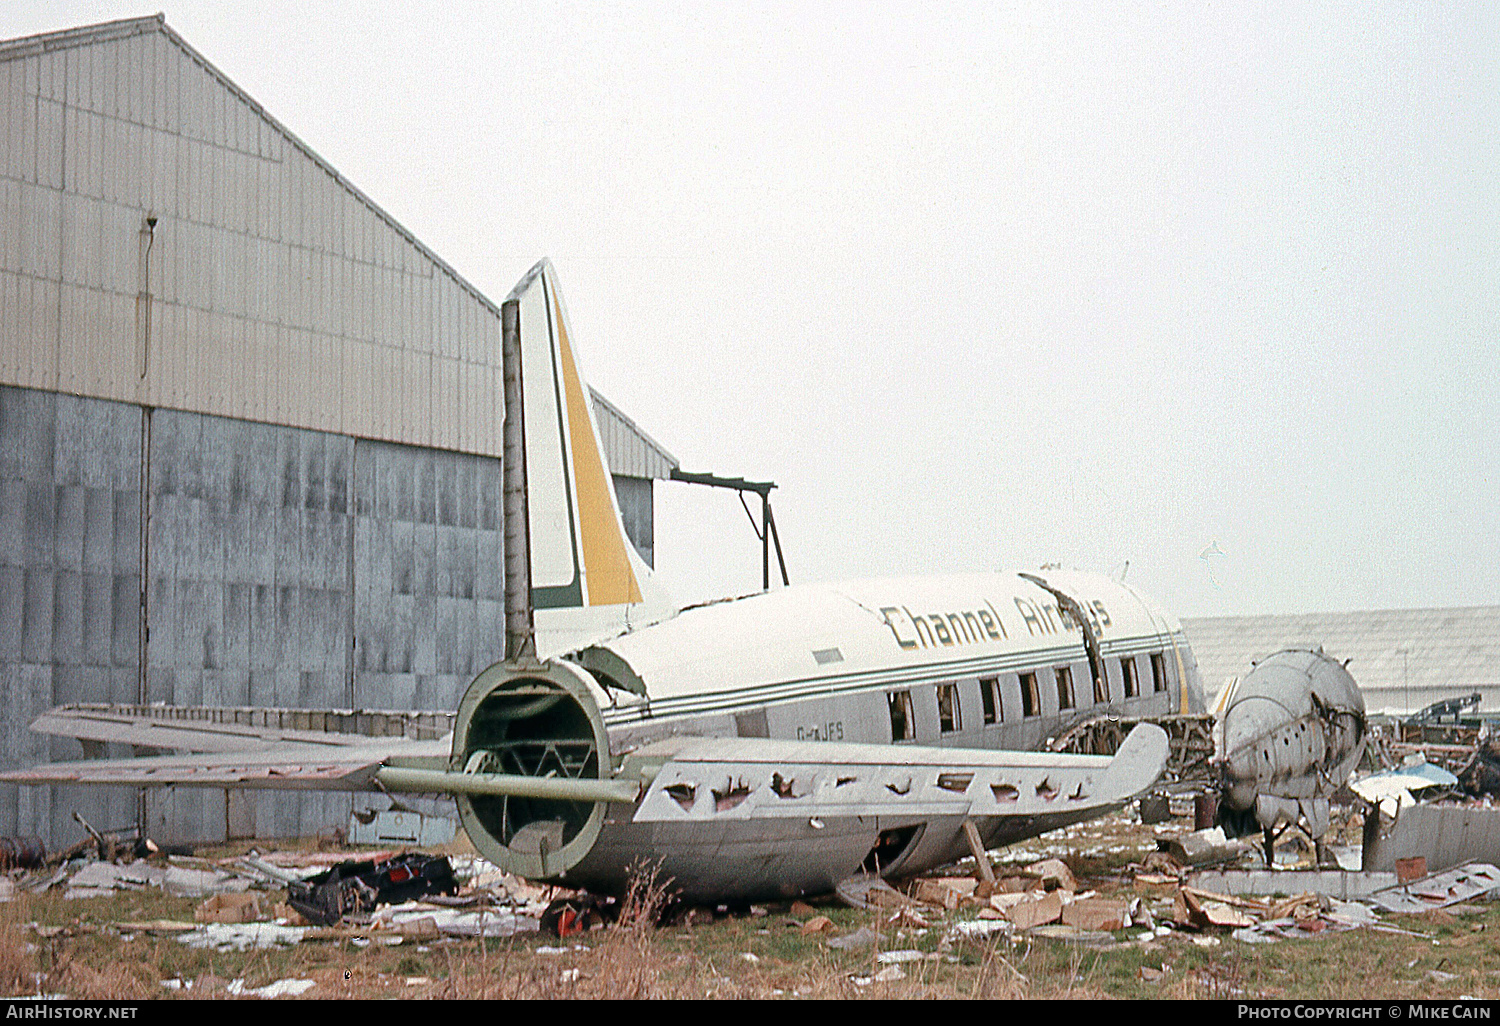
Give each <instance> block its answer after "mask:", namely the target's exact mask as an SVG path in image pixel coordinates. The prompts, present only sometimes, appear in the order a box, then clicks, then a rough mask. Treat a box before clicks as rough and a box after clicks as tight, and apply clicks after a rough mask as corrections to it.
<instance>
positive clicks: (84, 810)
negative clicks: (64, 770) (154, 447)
mask: <svg viewBox="0 0 1500 1026" xmlns="http://www.w3.org/2000/svg"><path fill="white" fill-rule="evenodd" d="M140 428H141V414H140V410H139V409H136V408H134V407H131V406H125V405H121V404H119V403H110V402H101V401H99V400H95V399H80V398H76V397H73V396H63V395H55V394H51V393H46V392H36V391H30V390H26V389H18V388H0V702H3V703H4V705H3V715H0V736H3V737H4V760H5V764H6V765H7V766H22V765H29V764H30V763H33V762H37V761H41V760H43V759H49V758H67V757H72V758H76V757H78V756H80V755H81V754H82V751H81V749H80V748H79V746H78V744H77V742H74V741H61V740H54V739H49V738H46V737H43V736H42V735H39V734H33V733H31V732H30V731H29V730H28V729H27V727H28V726H29V725H30V723H31V721H32V719H34V718H35V717H36V716H37V715H38V714H39V713H41V712H43V711H44V710H46V709H47V708H48V707H50V706H52V705H56V704H58V703H61V702H68V701H110V700H114V701H133V700H134V696H135V694H136V680H137V669H136V667H137V659H136V650H137V646H136V641H137V633H138V629H139V615H138V610H139V606H140V507H141V496H140V484H139V482H140ZM74 810H77V811H78V812H79V813H81V814H82V815H83V816H85V817H86V818H88V819H89V820H90V821H91V822H95V823H99V824H101V825H102V824H108V825H112V826H113V825H123V824H129V823H133V822H134V821H135V795H134V793H133V792H129V791H123V790H115V789H110V790H108V791H105V790H96V789H83V788H55V789H48V788H0V833H7V834H14V833H17V832H21V833H36V834H41V835H45V836H51V837H70V838H71V837H74V836H75V835H81V831H80V830H79V828H78V827H77V826H76V825H75V824H74V823H73V822H72V819H71V814H72V812H73V811H74Z"/></svg>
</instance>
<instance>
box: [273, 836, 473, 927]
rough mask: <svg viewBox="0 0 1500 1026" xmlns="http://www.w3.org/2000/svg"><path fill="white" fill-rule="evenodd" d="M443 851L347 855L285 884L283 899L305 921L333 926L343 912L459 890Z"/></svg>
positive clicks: (348, 913) (364, 910)
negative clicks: (359, 858) (380, 856)
mask: <svg viewBox="0 0 1500 1026" xmlns="http://www.w3.org/2000/svg"><path fill="white" fill-rule="evenodd" d="M457 893H458V881H457V880H455V879H454V878H453V866H452V864H451V863H449V861H448V859H447V857H446V856H441V855H438V856H433V855H423V854H421V853H419V852H411V853H408V854H406V855H397V856H396V857H395V858H392V859H386V860H385V861H383V862H373V861H370V860H368V859H366V860H365V861H357V860H350V861H347V862H340V863H339V864H338V865H336V866H334V867H333V868H331V869H329V870H327V871H326V872H323V873H319V874H318V875H317V876H314V877H310V878H309V879H307V880H302V881H299V882H296V883H290V884H288V885H287V903H288V904H289V905H291V906H292V908H294V909H296V910H297V912H298V913H299V914H300V915H301V916H302V917H303V918H304V919H306V920H307V921H308V922H310V923H313V924H315V925H317V926H333V925H335V924H337V923H338V922H340V921H341V920H342V919H343V918H344V917H345V916H349V915H358V914H360V913H365V912H373V911H375V907H376V906H377V905H399V904H400V903H401V902H403V901H411V900H413V899H415V898H421V897H425V896H427V895H429V894H457Z"/></svg>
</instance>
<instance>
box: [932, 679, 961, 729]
mask: <svg viewBox="0 0 1500 1026" xmlns="http://www.w3.org/2000/svg"><path fill="white" fill-rule="evenodd" d="M937 704H938V726H939V728H940V729H941V730H942V732H943V733H944V734H952V733H954V732H955V731H959V730H962V729H963V710H962V709H961V708H959V705H958V685H957V684H939V685H938V686H937Z"/></svg>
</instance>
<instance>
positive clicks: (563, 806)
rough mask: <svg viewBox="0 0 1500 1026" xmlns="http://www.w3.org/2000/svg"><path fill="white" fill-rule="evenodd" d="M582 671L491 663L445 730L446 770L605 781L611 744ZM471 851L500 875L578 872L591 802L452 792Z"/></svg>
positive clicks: (599, 812)
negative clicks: (449, 748)
mask: <svg viewBox="0 0 1500 1026" xmlns="http://www.w3.org/2000/svg"><path fill="white" fill-rule="evenodd" d="M590 686H591V681H590V680H589V677H588V675H587V673H585V671H583V670H580V669H578V668H577V667H576V666H573V665H572V664H570V663H567V662H562V661H559V660H549V661H548V662H547V663H545V664H541V665H516V664H509V663H496V664H494V665H493V666H491V667H490V668H489V669H487V670H485V671H484V672H483V673H481V674H480V675H479V676H478V677H476V678H475V679H474V683H473V684H471V685H469V690H468V692H467V693H466V694H465V695H464V698H463V701H462V702H461V703H459V707H458V717H457V719H456V721H455V722H454V727H453V754H452V756H451V757H450V758H449V763H448V767H449V770H450V771H451V772H455V773H466V774H506V775H508V776H511V777H532V778H537V779H539V780H548V781H559V782H564V783H565V782H567V781H577V782H579V783H580V784H583V783H584V782H587V781H598V780H605V779H607V778H608V777H609V776H610V773H611V764H610V758H609V737H608V735H607V734H606V732H605V729H604V720H603V719H602V718H601V717H600V715H599V704H598V702H597V701H596V700H595V699H594V697H593V695H592V694H591V692H590ZM455 800H456V802H457V804H458V814H459V818H460V820H461V821H462V823H463V826H464V830H465V831H466V832H467V833H468V835H469V838H470V840H472V841H473V842H474V847H475V848H477V849H478V850H479V853H480V854H481V855H483V856H484V857H485V858H487V859H489V860H490V861H491V862H493V863H495V864H496V865H497V866H499V867H500V868H501V869H504V870H505V871H506V872H510V873H514V874H516V875H517V876H522V877H526V878H528V879H533V880H538V879H549V878H552V877H556V876H558V875H560V874H562V873H564V872H566V871H567V870H569V869H571V868H572V867H573V866H576V865H577V864H578V862H579V861H580V860H581V859H582V858H583V857H584V856H585V855H586V854H588V852H589V849H591V848H592V847H593V846H594V842H595V841H597V840H598V838H599V831H600V830H601V829H602V827H603V825H604V813H605V803H604V802H603V801H598V800H592V799H577V798H557V797H520V796H517V795H513V794H494V795H490V794H456V795H455Z"/></svg>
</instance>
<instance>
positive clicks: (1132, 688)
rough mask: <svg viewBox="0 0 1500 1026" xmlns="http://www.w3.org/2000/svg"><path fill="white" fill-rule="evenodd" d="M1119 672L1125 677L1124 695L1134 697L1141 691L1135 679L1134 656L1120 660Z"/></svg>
mask: <svg viewBox="0 0 1500 1026" xmlns="http://www.w3.org/2000/svg"><path fill="white" fill-rule="evenodd" d="M1120 673H1121V675H1123V676H1124V678H1125V697H1126V698H1135V697H1136V696H1137V695H1139V694H1140V693H1141V685H1140V682H1139V681H1137V680H1136V679H1135V656H1126V657H1125V658H1124V659H1121V660H1120Z"/></svg>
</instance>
